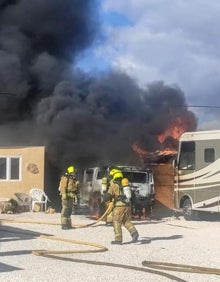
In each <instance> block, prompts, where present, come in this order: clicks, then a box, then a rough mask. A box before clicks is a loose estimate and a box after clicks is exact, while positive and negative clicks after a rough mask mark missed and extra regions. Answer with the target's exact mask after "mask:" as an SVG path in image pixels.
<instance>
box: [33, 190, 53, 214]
mask: <svg viewBox="0 0 220 282" xmlns="http://www.w3.org/2000/svg"><path fill="white" fill-rule="evenodd" d="M29 195H30V197H31V211H34V205H35V204H40V205H41V206H42V207H43V210H45V211H46V210H47V202H48V201H49V199H48V197H47V195H46V194H45V192H44V191H43V190H41V189H38V188H33V189H31V190H30V192H29Z"/></svg>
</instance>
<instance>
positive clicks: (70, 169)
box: [67, 166, 75, 173]
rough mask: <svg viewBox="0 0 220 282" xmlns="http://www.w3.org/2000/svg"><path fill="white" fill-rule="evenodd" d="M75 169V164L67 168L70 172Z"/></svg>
mask: <svg viewBox="0 0 220 282" xmlns="http://www.w3.org/2000/svg"><path fill="white" fill-rule="evenodd" d="M74 171H75V168H74V166H69V167H68V168H67V172H68V173H73V172H74Z"/></svg>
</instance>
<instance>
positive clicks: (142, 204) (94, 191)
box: [81, 166, 155, 214]
mask: <svg viewBox="0 0 220 282" xmlns="http://www.w3.org/2000/svg"><path fill="white" fill-rule="evenodd" d="M117 168H119V169H120V170H121V171H122V173H123V176H124V177H126V178H128V180H129V182H130V184H131V188H132V200H131V202H132V213H133V214H134V213H137V212H139V210H140V209H146V210H147V211H148V212H151V210H152V207H153V204H154V194H155V190H154V189H155V188H154V177H153V172H152V171H151V170H150V169H143V168H139V167H135V166H117ZM109 169H110V167H109V166H102V167H93V168H88V169H85V170H84V173H83V180H82V185H81V186H82V187H81V192H82V196H81V198H82V202H84V203H88V205H90V206H92V205H93V204H95V205H99V203H100V201H101V198H102V178H103V177H105V176H106V175H107V174H108V172H109ZM94 199H95V201H94ZM97 208H98V207H97Z"/></svg>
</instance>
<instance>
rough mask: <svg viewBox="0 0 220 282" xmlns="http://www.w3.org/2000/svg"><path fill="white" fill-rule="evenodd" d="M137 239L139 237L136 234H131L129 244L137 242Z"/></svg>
mask: <svg viewBox="0 0 220 282" xmlns="http://www.w3.org/2000/svg"><path fill="white" fill-rule="evenodd" d="M138 237H139V234H138V232H135V233H133V234H132V240H131V242H132V243H135V242H137V240H138Z"/></svg>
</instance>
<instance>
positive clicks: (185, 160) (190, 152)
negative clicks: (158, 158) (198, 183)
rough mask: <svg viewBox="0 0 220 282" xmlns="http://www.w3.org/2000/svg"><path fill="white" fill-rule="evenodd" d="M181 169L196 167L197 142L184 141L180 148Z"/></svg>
mask: <svg viewBox="0 0 220 282" xmlns="http://www.w3.org/2000/svg"><path fill="white" fill-rule="evenodd" d="M179 169H184V170H192V169H195V142H194V141H189V142H182V144H181V148H180V158H179Z"/></svg>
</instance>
